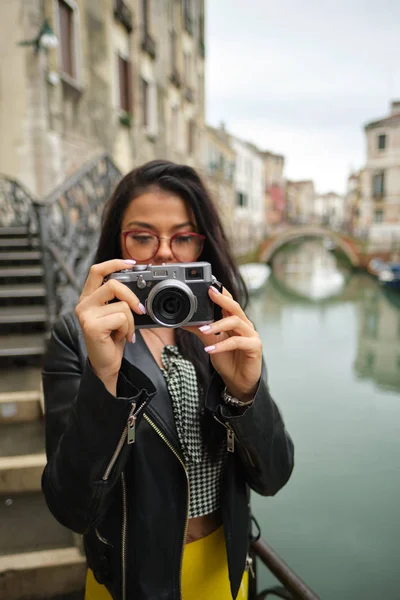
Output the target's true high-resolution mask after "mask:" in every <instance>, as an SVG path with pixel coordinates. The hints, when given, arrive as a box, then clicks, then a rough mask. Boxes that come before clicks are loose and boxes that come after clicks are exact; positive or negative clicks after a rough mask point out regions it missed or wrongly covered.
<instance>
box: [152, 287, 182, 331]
mask: <svg viewBox="0 0 400 600" xmlns="http://www.w3.org/2000/svg"><path fill="white" fill-rule="evenodd" d="M152 312H153V314H154V316H155V318H156V320H157V321H159V322H162V323H165V325H177V324H178V323H182V322H183V321H185V320H186V319H187V318H188V316H189V314H190V312H191V303H190V300H189V298H188V296H187V294H185V293H184V292H183V291H182V290H179V289H173V288H172V289H171V288H167V289H164V290H161V291H160V292H159V293H158V294H157V295H156V296H155V297H154V299H153V302H152Z"/></svg>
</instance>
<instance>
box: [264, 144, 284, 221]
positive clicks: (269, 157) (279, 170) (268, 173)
mask: <svg viewBox="0 0 400 600" xmlns="http://www.w3.org/2000/svg"><path fill="white" fill-rule="evenodd" d="M260 154H261V157H262V159H263V161H264V177H265V190H264V194H265V211H266V221H267V227H268V228H269V229H274V228H276V227H278V226H280V225H282V224H283V223H284V221H285V219H286V192H285V175H284V169H285V157H284V156H282V155H281V154H274V153H273V152H268V151H266V152H261V153H260Z"/></svg>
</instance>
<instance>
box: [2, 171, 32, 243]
mask: <svg viewBox="0 0 400 600" xmlns="http://www.w3.org/2000/svg"><path fill="white" fill-rule="evenodd" d="M35 201H36V198H35V197H34V196H33V195H32V194H30V193H29V192H28V191H27V190H26V189H25V188H24V187H23V186H22V185H21V184H20V183H18V182H17V181H14V179H10V178H9V177H7V176H6V175H1V174H0V227H26V229H27V231H28V232H29V233H36V232H37V229H38V225H37V217H36V213H35V209H34V203H35Z"/></svg>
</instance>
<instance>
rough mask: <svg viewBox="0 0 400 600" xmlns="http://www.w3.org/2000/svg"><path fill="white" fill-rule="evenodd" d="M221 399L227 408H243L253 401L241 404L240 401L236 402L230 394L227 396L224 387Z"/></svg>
mask: <svg viewBox="0 0 400 600" xmlns="http://www.w3.org/2000/svg"><path fill="white" fill-rule="evenodd" d="M221 398H222V400H223V401H224V402H225V404H228V405H229V406H237V407H243V406H248V405H249V404H251V403H252V402H253V399H251V400H249V401H248V402H242V401H241V400H238V399H237V398H235V397H234V396H231V395H230V394H228V390H227V389H226V387H224V389H223V392H222V394H221Z"/></svg>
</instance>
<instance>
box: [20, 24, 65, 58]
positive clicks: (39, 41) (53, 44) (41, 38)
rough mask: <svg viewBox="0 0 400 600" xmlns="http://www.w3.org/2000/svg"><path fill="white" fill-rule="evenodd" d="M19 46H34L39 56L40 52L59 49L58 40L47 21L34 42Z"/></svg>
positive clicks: (24, 42)
mask: <svg viewBox="0 0 400 600" xmlns="http://www.w3.org/2000/svg"><path fill="white" fill-rule="evenodd" d="M18 46H33V47H34V49H35V54H37V53H38V52H39V50H48V49H49V48H57V46H58V38H57V36H56V34H55V33H54V31H53V30H52V28H51V27H50V25H49V22H48V20H47V19H45V20H44V21H43V25H42V27H41V28H40V31H39V33H38V35H37V37H36V38H35V39H33V40H26V41H23V42H19V43H18Z"/></svg>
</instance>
